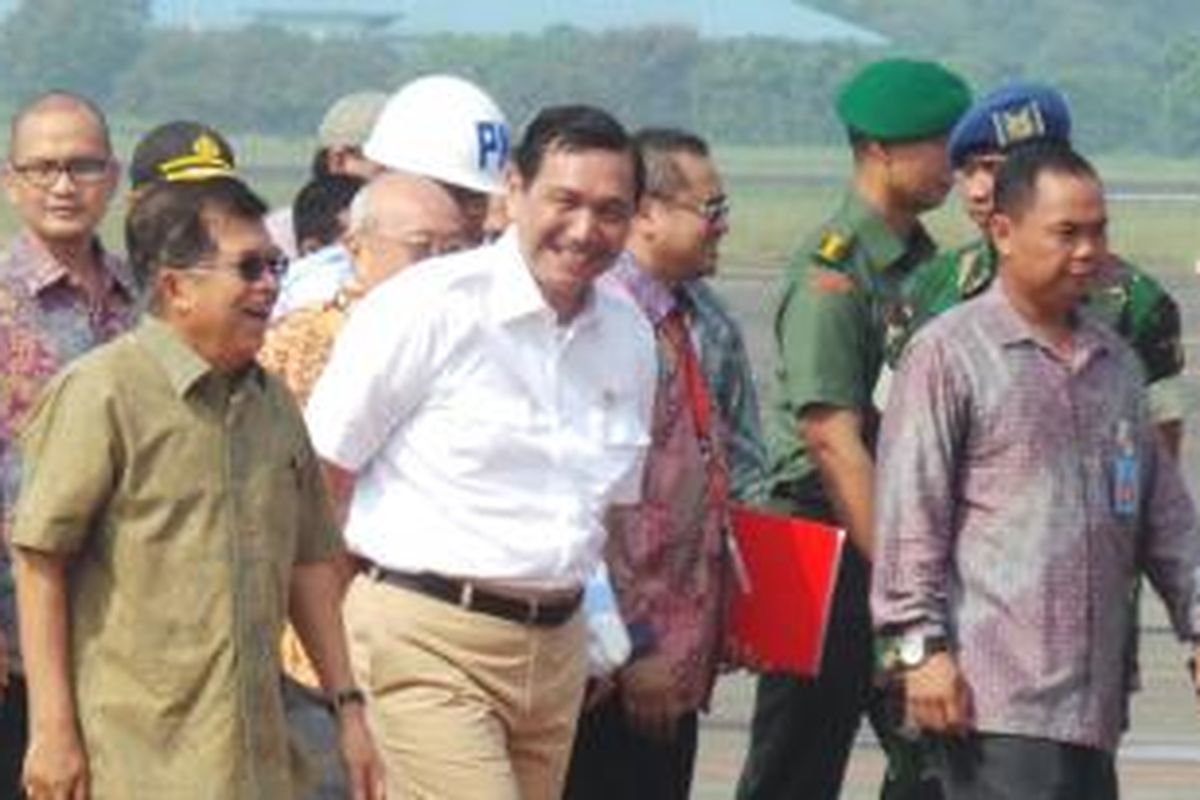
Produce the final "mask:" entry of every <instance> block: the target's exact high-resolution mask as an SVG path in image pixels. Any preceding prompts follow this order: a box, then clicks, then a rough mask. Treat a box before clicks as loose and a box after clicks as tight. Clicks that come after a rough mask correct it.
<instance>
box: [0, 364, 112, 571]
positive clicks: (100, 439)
mask: <svg viewBox="0 0 1200 800" xmlns="http://www.w3.org/2000/svg"><path fill="white" fill-rule="evenodd" d="M97 377H98V376H97V375H96V374H95V373H88V372H83V371H68V372H65V373H60V375H59V376H58V378H56V379H55V380H53V381H52V382H51V383H50V384H49V385H48V386H47V388H46V390H45V392H44V394H43V395H42V398H41V400H40V401H39V403H38V405H37V406H36V407H35V408H34V410H33V412H32V413H31V414H30V416H29V418H28V420H27V423H26V426H25V428H24V429H23V433H22V435H21V440H20V441H21V450H22V456H23V468H24V472H23V476H22V488H21V493H20V496H19V498H18V501H17V511H16V518H15V522H14V525H13V533H12V539H13V543H14V544H16V545H17V546H19V547H26V548H29V549H31V550H39V551H43V552H49V553H64V554H66V553H73V552H76V551H78V550H79V549H81V548H82V547H83V545H84V543H85V542H86V540H87V538H88V536H89V535H90V534H91V532H92V526H93V525H94V524H95V522H96V520H97V519H98V518H99V517H100V515H101V514H102V512H103V511H104V508H105V506H106V505H107V504H108V501H109V499H110V498H111V496H112V494H113V491H114V488H115V484H116V479H117V478H116V476H117V475H118V474H119V473H120V468H119V463H120V461H121V458H122V455H121V450H122V448H121V445H120V439H119V435H118V431H117V424H116V419H115V408H114V404H113V402H112V395H111V393H110V392H108V391H107V390H106V387H105V386H103V385H98V384H101V383H102V381H100V380H98V379H97Z"/></svg>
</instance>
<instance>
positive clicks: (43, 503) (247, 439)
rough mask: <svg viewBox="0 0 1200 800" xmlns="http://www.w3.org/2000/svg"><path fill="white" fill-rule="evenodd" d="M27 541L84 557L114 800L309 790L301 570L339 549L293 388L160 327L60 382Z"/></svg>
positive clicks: (39, 412) (103, 770)
mask: <svg viewBox="0 0 1200 800" xmlns="http://www.w3.org/2000/svg"><path fill="white" fill-rule="evenodd" d="M22 447H23V450H24V456H25V459H26V461H25V463H26V465H27V469H28V472H27V473H26V480H25V482H24V485H23V488H22V492H21V495H20V498H19V501H18V507H17V514H16V524H15V527H14V530H13V541H14V543H15V544H16V545H17V546H18V547H22V548H27V549H31V550H36V551H43V552H48V553H57V554H63V555H67V556H69V562H68V563H69V568H68V572H67V574H68V602H69V628H70V652H71V670H72V679H73V685H74V689H75V700H76V705H77V711H78V717H79V724H80V729H81V732H82V736H83V741H84V747H85V750H86V752H87V756H88V762H89V769H90V773H91V782H92V797H93V798H96V800H109V799H110V798H119V799H120V800H130V799H131V798H132V799H134V800H136V798H154V799H155V800H160V798H171V799H172V800H186V799H187V798H197V800H199V798H205V800H208V799H210V798H211V799H212V800H216V799H217V798H221V800H239V799H240V798H245V799H246V800H260V799H261V798H271V799H272V800H274V799H275V798H291V797H293V796H295V788H294V786H293V777H294V767H295V765H294V764H293V758H292V753H291V750H290V747H289V742H288V735H287V729H286V725H285V721H284V716H283V711H282V704H281V699H280V685H279V675H280V666H279V636H280V633H281V632H282V630H283V623H284V620H285V618H286V616H287V604H288V587H289V582H290V579H291V573H292V568H293V566H295V565H296V564H298V563H303V562H312V561H317V560H322V559H326V558H328V557H330V556H331V555H333V554H334V553H335V552H336V550H337V548H338V547H339V543H338V537H337V533H336V529H335V528H334V526H333V524H332V522H331V521H330V517H329V514H328V510H327V500H326V496H325V493H324V488H323V484H322V481H321V476H320V472H319V469H318V464H317V461H316V458H315V456H314V454H313V451H312V449H311V447H310V445H309V443H308V437H307V433H306V431H305V428H304V424H303V421H302V419H301V417H300V415H299V412H298V411H297V409H296V407H295V405H294V403H293V401H292V399H291V395H290V394H289V393H288V391H287V389H286V388H285V387H284V386H283V385H282V384H281V383H279V382H278V380H277V379H275V378H273V377H270V376H268V375H267V374H266V373H265V372H264V371H262V370H261V369H260V368H259V367H258V366H257V365H254V366H252V367H251V368H250V369H248V370H247V371H246V372H245V373H243V374H242V375H240V376H239V377H230V376H227V375H223V374H221V373H218V372H216V371H214V370H213V369H211V368H210V366H209V364H208V363H207V362H206V361H204V360H202V359H201V358H200V356H199V355H197V354H196V353H195V352H194V351H193V350H192V349H191V348H190V347H189V346H188V345H187V344H186V343H185V342H184V341H183V340H182V339H180V338H179V337H178V336H177V335H176V334H175V333H174V332H173V330H172V329H171V328H169V327H168V326H167V325H166V324H164V323H163V322H161V321H159V320H157V319H155V318H153V317H147V318H145V319H144V320H143V322H142V323H141V325H140V326H139V327H138V328H137V329H136V330H135V331H133V332H131V333H128V334H125V335H124V336H121V337H120V338H118V339H115V340H114V341H113V342H111V343H109V344H107V345H105V346H103V347H100V348H98V349H96V350H93V351H92V352H91V353H89V354H88V355H86V356H84V357H83V358H81V359H79V360H78V361H76V362H74V363H73V364H72V365H71V366H70V367H68V368H67V369H66V370H65V371H64V372H62V373H60V374H59V375H58V376H57V377H56V378H55V379H54V381H53V382H52V383H51V384H50V385H49V386H48V387H47V390H46V392H45V394H44V395H43V396H42V399H41V401H40V403H39V405H38V406H37V407H36V408H35V409H34V411H33V412H32V414H31V416H30V418H29V422H28V425H27V427H26V429H25V431H24V433H23V436H22Z"/></svg>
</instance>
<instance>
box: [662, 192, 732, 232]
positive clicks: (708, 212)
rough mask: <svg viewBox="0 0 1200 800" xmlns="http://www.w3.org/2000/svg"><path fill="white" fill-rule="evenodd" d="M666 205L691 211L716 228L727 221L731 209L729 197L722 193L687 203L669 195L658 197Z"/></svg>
mask: <svg viewBox="0 0 1200 800" xmlns="http://www.w3.org/2000/svg"><path fill="white" fill-rule="evenodd" d="M659 199H660V200H662V201H663V202H664V203H666V204H667V205H671V206H675V207H676V208H682V209H683V210H685V211H691V212H692V213H693V214H695V215H697V216H699V217H700V218H701V219H703V220H704V222H705V223H706V224H707V225H708V226H709V227H710V228H716V227H718V226H720V225H722V224H724V223H726V222H728V221H729V214H730V212H731V211H732V210H733V208H732V206H731V205H730V203H729V198H728V197H726V196H725V195H723V194H718V195H716V196H714V197H710V198H708V199H707V200H704V201H702V202H700V203H689V202H686V201H684V200H676V199H674V198H670V197H661V198H659Z"/></svg>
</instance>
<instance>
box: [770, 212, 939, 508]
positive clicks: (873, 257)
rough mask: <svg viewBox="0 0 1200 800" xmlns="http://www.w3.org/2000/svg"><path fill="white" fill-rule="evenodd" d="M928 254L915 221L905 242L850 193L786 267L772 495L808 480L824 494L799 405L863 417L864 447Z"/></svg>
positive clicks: (929, 246)
mask: <svg viewBox="0 0 1200 800" xmlns="http://www.w3.org/2000/svg"><path fill="white" fill-rule="evenodd" d="M933 250H934V247H933V242H932V241H931V240H930V238H929V235H928V234H927V233H926V232H925V229H924V228H923V227H921V226H920V225H919V224H918V225H917V226H916V227H915V228H914V230H913V232H912V235H911V236H910V238H909V239H908V240H907V241H905V240H902V239H901V238H900V237H898V236H897V235H896V234H895V233H894V232H893V231H892V230H891V229H890V228H889V227H888V226H887V224H886V223H885V222H884V220H883V218H882V217H881V216H879V214H878V213H877V212H875V211H874V210H873V209H871V208H870V207H868V206H867V205H866V204H865V203H864V202H863V201H862V200H861V199H860V198H859V197H858V195H857V194H856V193H854V192H853V191H851V192H848V193H847V194H846V196H845V199H844V200H843V201H842V205H841V207H840V208H839V210H838V211H837V213H836V214H835V215H834V216H833V217H832V218H831V219H830V220H828V221H827V222H826V223H825V224H824V225H822V226H821V227H820V228H818V229H817V231H816V232H815V233H814V234H813V235H812V236H811V237H810V238H809V239H808V240H807V241H806V243H805V244H804V246H803V247H802V248H801V249H800V250H799V251H798V253H797V255H796V257H795V258H794V259H793V260H792V263H791V264H790V265H789V266H788V268H787V271H786V274H785V278H784V281H783V284H782V290H781V294H780V298H779V301H778V305H777V312H776V316H775V336H776V343H777V346H778V352H779V361H778V368H777V371H776V378H777V382H776V384H777V385H776V388H777V391H776V396H775V398H774V406H773V409H772V413H771V417H770V420H771V436H770V445H771V462H772V466H771V476H770V479H769V483H770V485H771V487H772V488H773V489H775V490H776V491H778V489H779V487H781V486H782V485H784V484H795V483H796V482H807V483H808V484H809V486H810V489H811V490H812V491H815V492H816V493H817V495H820V496H821V497H823V492H821V491H820V489H819V488H817V484H819V481H816V480H815V467H814V465H813V464H812V462H811V460H810V459H809V457H808V454H807V452H806V450H805V446H804V443H803V441H801V439H800V436H799V430H798V425H797V422H798V419H799V416H800V414H801V413H802V412H803V411H804V410H805V408H807V407H809V406H813V405H828V406H834V407H839V408H847V409H853V410H855V411H858V412H860V413H862V415H863V419H864V433H866V434H867V436H868V443H869V442H870V439H871V438H872V437H873V429H874V427H875V423H876V420H877V416H878V415H877V412H876V410H875V409H874V407H873V404H872V401H871V396H872V392H873V391H874V388H875V382H876V380H878V378H879V372H880V369H881V367H882V365H883V360H884V350H885V347H886V346H887V343H888V341H889V340H890V339H891V338H894V337H895V336H896V335H898V332H899V331H902V330H904V329H905V326H906V325H907V319H908V315H909V313H910V312H909V308H908V304H907V300H906V297H905V291H904V290H905V287H906V285H907V282H908V278H909V276H910V274H911V272H912V270H913V269H914V268H915V267H916V265H917V264H919V263H920V262H922V261H924V260H926V259H928V258H929V257H930V256H931V255H932V254H933ZM818 499H819V498H818ZM805 504H806V503H803V502H802V505H805Z"/></svg>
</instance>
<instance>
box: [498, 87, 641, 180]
mask: <svg viewBox="0 0 1200 800" xmlns="http://www.w3.org/2000/svg"><path fill="white" fill-rule="evenodd" d="M551 150H564V151H567V152H577V151H581V150H610V151H612V152H616V153H628V154H629V157H630V159H631V160H632V162H633V188H634V200H635V201H636V200H637V199H638V198H640V197H641V195H642V189H643V187H644V186H645V183H646V175H645V167H644V165H643V164H642V159H641V156H640V155H639V154H638V151H637V148H636V147H635V146H634V142H633V139H632V137H630V135H629V133H628V132H627V131H626V130H625V128H624V127H623V126H622V125H621V123H620V122H617V120H616V118H614V117H613V116H612V115H611V114H609V113H608V112H607V111H604V110H603V109H600V108H596V107H594V106H587V105H563V106H547V107H545V108H543V109H542V110H541V111H539V112H538V113H537V116H535V117H534V118H533V120H532V121H531V122H530V123H529V125H528V126H526V128H525V135H524V136H522V137H521V141H520V143H519V144H518V145H517V149H516V151H515V152H514V153H513V165H514V166H515V167H516V170H517V174H518V175H520V176H521V180H522V181H523V182H524V183H525V184H526V185H529V184H531V183H533V181H534V180H535V179H536V178H537V176H538V171H539V170H540V169H541V167H542V161H543V160H544V159H545V156H546V153H547V152H549V151H551Z"/></svg>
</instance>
